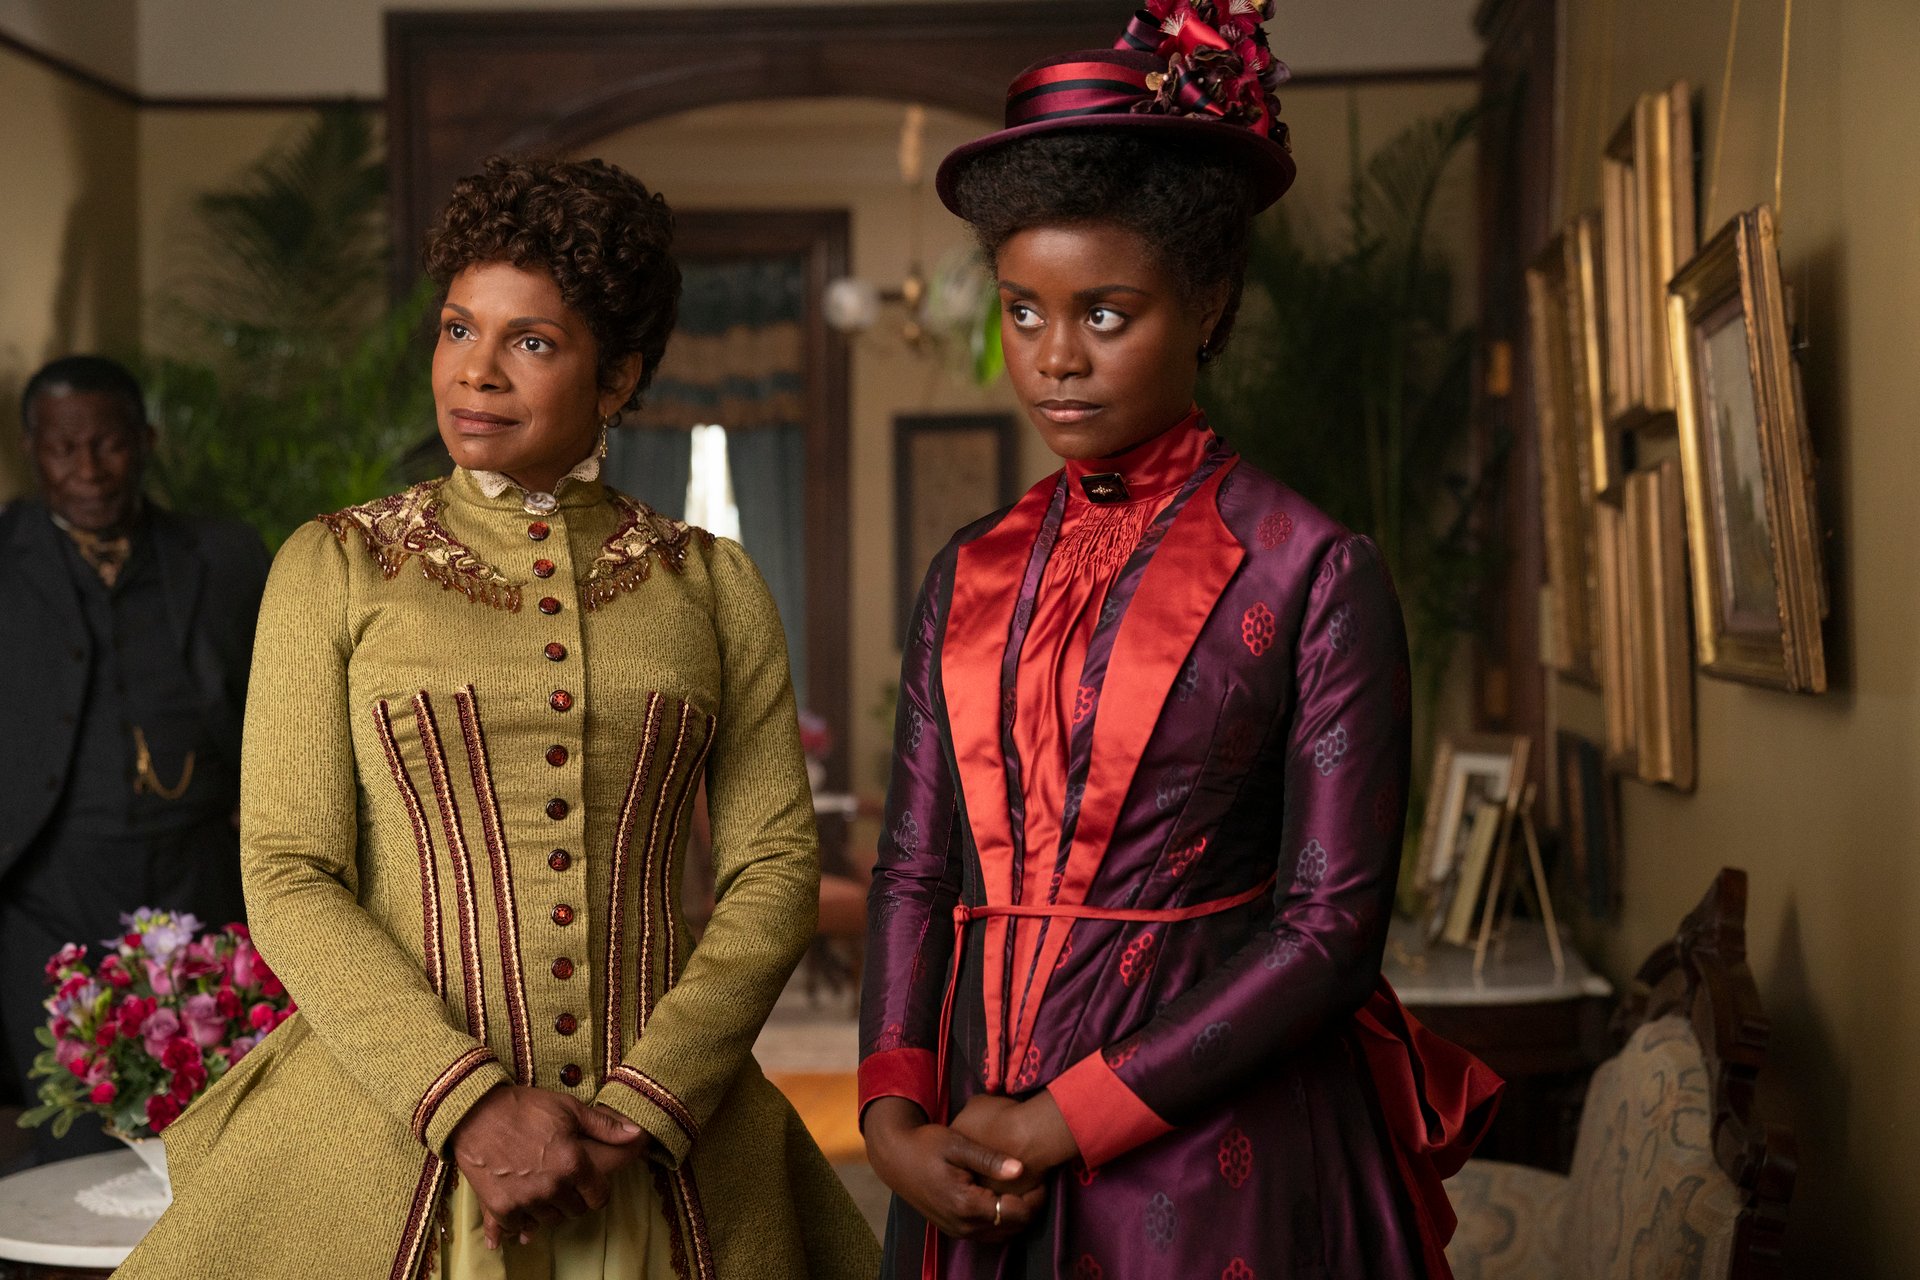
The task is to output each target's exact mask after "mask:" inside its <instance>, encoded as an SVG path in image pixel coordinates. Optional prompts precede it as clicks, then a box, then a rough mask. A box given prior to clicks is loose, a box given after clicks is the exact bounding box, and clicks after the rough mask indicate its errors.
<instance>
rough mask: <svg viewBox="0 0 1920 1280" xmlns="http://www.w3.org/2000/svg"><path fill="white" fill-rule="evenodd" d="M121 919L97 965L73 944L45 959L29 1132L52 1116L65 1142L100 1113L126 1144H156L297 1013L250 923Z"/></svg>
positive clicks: (26, 1121)
mask: <svg viewBox="0 0 1920 1280" xmlns="http://www.w3.org/2000/svg"><path fill="white" fill-rule="evenodd" d="M120 922H121V923H122V924H123V925H124V926H125V927H126V932H125V933H124V934H122V935H121V936H120V937H118V938H111V939H108V940H107V941H105V942H103V943H101V946H102V947H104V948H106V950H107V954H106V955H105V956H104V957H103V958H102V959H101V960H100V963H99V964H98V966H90V965H89V963H88V960H87V949H86V948H85V947H83V946H81V945H79V944H78V943H72V942H70V943H68V944H67V945H66V946H64V947H62V948H60V950H59V952H58V953H57V954H55V955H54V956H53V957H52V958H51V959H49V960H48V961H47V982H48V984H49V985H50V986H51V987H52V988H53V994H52V995H51V996H49V997H48V999H47V1002H46V1008H47V1013H48V1015H49V1017H48V1021H47V1025H46V1026H44V1027H40V1028H37V1029H36V1031H35V1034H36V1035H37V1036H38V1037H39V1040H40V1043H41V1044H42V1045H44V1046H45V1049H46V1051H45V1052H44V1053H42V1054H41V1055H40V1056H39V1057H38V1058H36V1059H35V1060H34V1064H33V1070H32V1072H31V1074H32V1075H33V1076H36V1077H43V1079H41V1083H40V1105H39V1106H37V1107H35V1108H33V1109H32V1110H30V1111H28V1112H27V1113H26V1114H25V1115H23V1116H21V1117H20V1123H21V1125H23V1126H29V1125H38V1124H45V1123H47V1122H48V1121H52V1123H53V1132H54V1134H55V1136H64V1135H65V1134H66V1132H67V1130H68V1129H69V1128H71V1127H72V1125H73V1122H74V1121H75V1120H76V1119H78V1118H79V1117H81V1116H84V1115H97V1116H100V1117H102V1118H103V1119H104V1120H105V1122H106V1127H107V1129H108V1130H109V1131H110V1132H112V1133H114V1134H115V1135H116V1136H118V1137H120V1138H123V1139H125V1140H127V1141H128V1142H138V1141H139V1140H141V1139H143V1138H151V1137H154V1136H156V1135H157V1134H159V1133H160V1132H161V1131H162V1130H163V1129H165V1128H166V1127H167V1126H168V1125H170V1124H172V1123H173V1122H174V1121H175V1120H177V1119H178V1118H179V1116H180V1113H181V1112H182V1111H184V1110H186V1107H187V1104H188V1103H190V1102H192V1101H193V1100H194V1099H195V1098H196V1097H198V1096H199V1095H200V1093H201V1091H202V1090H204V1089H205V1088H206V1087H207V1085H209V1084H210V1083H212V1082H213V1081H215V1080H218V1079H219V1078H220V1077H221V1076H222V1075H225V1074H226V1072H227V1070H228V1068H230V1067H232V1066H233V1064H234V1063H236V1062H238V1061H240V1059H241V1058H243V1057H245V1056H246V1053H247V1051H248V1050H249V1049H251V1048H253V1046H254V1045H255V1044H257V1043H258V1042H259V1040H260V1038H261V1037H262V1036H264V1035H266V1034H267V1032H269V1031H271V1030H273V1028H275V1027H277V1026H279V1025H280V1024H281V1023H282V1022H284V1021H286V1020H287V1018H288V1017H290V1016H291V1015H292V1014H293V1002H292V1000H290V999H289V998H288V996H287V991H286V988H285V987H284V986H282V985H281V983H280V980H279V979H278V978H276V977H274V976H273V970H271V969H270V968H268V967H267V962H266V961H265V960H263V959H262V958H261V956H260V953H259V952H258V951H256V950H255V949H254V946H253V939H252V938H251V937H250V936H249V935H248V933H247V928H246V926H245V925H239V924H230V925H228V926H227V927H226V928H224V929H221V930H218V931H209V932H207V933H206V934H204V935H202V934H201V933H200V928H201V926H200V922H199V921H198V920H197V919H195V918H194V917H193V916H192V915H190V914H187V913H185V912H171V911H155V910H153V909H152V908H150V907H142V908H141V909H140V910H138V911H136V912H134V913H133V914H132V915H123V916H121V917H120Z"/></svg>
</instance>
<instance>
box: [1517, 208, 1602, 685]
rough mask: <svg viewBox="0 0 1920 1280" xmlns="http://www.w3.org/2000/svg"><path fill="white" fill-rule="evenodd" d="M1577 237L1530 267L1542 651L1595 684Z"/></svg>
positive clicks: (1561, 238) (1565, 671) (1563, 239)
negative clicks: (1542, 550)
mask: <svg viewBox="0 0 1920 1280" xmlns="http://www.w3.org/2000/svg"><path fill="white" fill-rule="evenodd" d="M1572 235H1573V232H1572V230H1571V229H1569V230H1568V231H1567V232H1563V233H1562V234H1560V235H1558V236H1555V237H1554V238H1553V241H1552V242H1551V243H1550V244H1548V246H1547V248H1546V251H1545V252H1544V253H1542V254H1541V255H1540V257H1539V258H1538V259H1537V260H1535V262H1534V263H1533V265H1532V266H1530V267H1528V268H1527V273H1526V287H1527V318H1528V323H1529V331H1530V337H1531V342H1530V343H1529V350H1530V353H1531V357H1532V374H1533V377H1532V380H1531V381H1532V384H1533V408H1534V422H1535V426H1536V427H1537V429H1538V431H1539V435H1540V514H1541V527H1542V530H1543V532H1544V535H1545V542H1546V571H1547V585H1546V592H1545V603H1546V611H1545V612H1546V617H1545V619H1544V622H1545V626H1544V627H1543V629H1542V630H1543V636H1542V639H1543V648H1544V650H1545V654H1544V656H1545V659H1546V663H1547V666H1548V667H1550V668H1551V669H1553V670H1555V671H1558V672H1560V673H1561V674H1562V675H1564V676H1567V677H1568V678H1570V679H1573V680H1577V681H1579V682H1581V683H1583V684H1588V685H1597V684H1598V683H1599V680H1600V675H1599V670H1598V667H1597V649H1598V646H1597V643H1596V638H1595V634H1594V609H1593V480H1592V476H1591V474H1590V465H1591V460H1592V453H1591V441H1590V440H1589V439H1588V438H1587V436H1586V435H1585V434H1584V433H1583V431H1582V427H1583V425H1585V424H1583V422H1582V419H1581V414H1580V407H1579V402H1578V400H1579V395H1580V381H1581V375H1580V372H1579V370H1577V369H1576V367H1575V360H1576V355H1577V353H1578V344H1577V340H1576V338H1575V336H1574V328H1575V321H1574V318H1573V305H1574V304H1573V290H1572V281H1571V271H1572V270H1573V263H1572V260H1571V259H1572V254H1571V252H1570V241H1571V238H1572Z"/></svg>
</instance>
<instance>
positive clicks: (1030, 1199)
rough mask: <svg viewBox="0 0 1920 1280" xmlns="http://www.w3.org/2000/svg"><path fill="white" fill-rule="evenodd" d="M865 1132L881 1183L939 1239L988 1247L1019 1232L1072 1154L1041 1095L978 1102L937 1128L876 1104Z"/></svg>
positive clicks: (916, 1114) (984, 1097) (898, 1108)
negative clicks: (1048, 1177) (1052, 1174)
mask: <svg viewBox="0 0 1920 1280" xmlns="http://www.w3.org/2000/svg"><path fill="white" fill-rule="evenodd" d="M865 1130H866V1139H867V1159H868V1160H869V1161H870V1162H871V1163H872V1165H873V1171H874V1172H875V1173H876V1174H878V1175H879V1176H880V1180H881V1181H882V1182H884V1183H886V1184H887V1185H888V1186H889V1187H891V1188H893V1190H894V1191H895V1193H897V1194H898V1195H899V1196H900V1198H901V1199H903V1200H905V1201H906V1202H907V1203H908V1204H910V1205H912V1206H913V1207H914V1208H915V1209H917V1210H919V1211H920V1214H921V1216H923V1217H925V1218H926V1220H927V1221H929V1222H931V1223H932V1224H933V1225H934V1226H935V1227H938V1228H939V1229H940V1230H941V1231H942V1232H943V1233H944V1234H946V1235H949V1236H953V1237H956V1238H960V1239H971V1240H978V1241H981V1242H983V1243H987V1244H997V1243H1000V1242H1002V1241H1005V1240H1011V1239H1012V1238H1013V1237H1015V1236H1017V1235H1019V1234H1020V1233H1021V1232H1022V1231H1025V1230H1026V1228H1027V1226H1028V1224H1029V1223H1031V1222H1032V1221H1033V1218H1034V1215H1035V1214H1037V1213H1038V1212H1039V1211H1040V1209H1041V1207H1042V1206H1043V1205H1044V1204H1045V1203H1046V1200H1047V1190H1046V1187H1045V1185H1044V1179H1045V1177H1046V1175H1047V1173H1048V1172H1050V1171H1051V1170H1053V1169H1055V1168H1057V1167H1058V1166H1060V1165H1063V1164H1065V1163H1067V1162H1068V1161H1069V1160H1072V1159H1073V1158H1074V1157H1075V1156H1077V1155H1078V1154H1079V1148H1078V1147H1077V1146H1076V1145H1075V1144H1074V1141H1073V1133H1072V1131H1071V1130H1069V1129H1068V1128H1067V1123H1066V1121H1065V1120H1064V1119H1063V1118H1062V1117H1061V1115H1060V1108H1059V1107H1057V1106H1055V1105H1054V1102H1053V1097H1052V1095H1051V1094H1048V1093H1046V1092H1045V1091H1044V1090H1043V1091H1042V1092H1040V1093H1037V1094H1035V1095H1034V1096H1033V1097H1032V1098H1029V1099H1028V1100H1026V1101H1025V1102H1016V1101H1014V1100H1013V1099H1012V1098H1005V1097H999V1096H996V1095H991V1094H981V1095H979V1096H977V1097H974V1098H972V1099H970V1100H968V1102H967V1105H966V1106H964V1107H962V1108H961V1109H960V1114H959V1115H957V1116H955V1117H954V1118H953V1121H952V1123H951V1124H944V1125H942V1124H934V1123H932V1122H931V1121H930V1120H928V1118H927V1114H926V1112H924V1111H922V1110H921V1109H920V1107H919V1106H918V1105H917V1104H915V1103H912V1102H909V1101H908V1100H907V1099H905V1098H878V1099H875V1100H874V1102H873V1103H872V1104H871V1105H870V1106H869V1107H868V1108H867V1113H866V1118H865Z"/></svg>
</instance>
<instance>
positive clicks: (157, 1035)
mask: <svg viewBox="0 0 1920 1280" xmlns="http://www.w3.org/2000/svg"><path fill="white" fill-rule="evenodd" d="M179 1034H180V1017H179V1015H178V1014H176V1013H174V1011H173V1010H171V1009H155V1010H154V1011H153V1012H152V1013H150V1014H148V1015H147V1019H146V1021H144V1022H142V1023H141V1024H140V1038H141V1039H142V1040H143V1041H144V1042H145V1043H146V1049H147V1052H148V1053H149V1054H151V1055H152V1056H153V1057H154V1058H156V1059H158V1060H160V1061H165V1058H164V1056H163V1055H164V1054H165V1053H166V1051H167V1045H168V1044H169V1043H170V1042H171V1041H172V1040H173V1038H174V1037H175V1036H177V1035H179Z"/></svg>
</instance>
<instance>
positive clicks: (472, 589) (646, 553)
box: [320, 479, 713, 613]
mask: <svg viewBox="0 0 1920 1280" xmlns="http://www.w3.org/2000/svg"><path fill="white" fill-rule="evenodd" d="M445 484H446V481H445V480H444V479H440V480H425V481H422V482H421V483H419V484H416V485H414V486H413V487H412V488H410V489H406V490H403V491H402V492H400V493H396V494H392V495H390V496H388V497H385V498H378V499H375V500H374V501H372V502H367V503H362V504H361V505H360V506H357V507H347V508H346V509H345V510H342V511H335V512H333V513H332V514H330V515H323V516H321V517H320V523H322V524H323V525H325V526H326V527H327V528H328V529H330V530H331V531H332V532H333V535H334V536H335V537H336V538H338V539H340V541H341V542H345V541H346V540H347V536H348V535H349V534H350V533H353V532H356V531H357V532H358V533H359V534H360V537H361V540H362V541H363V542H364V543H365V544H366V548H367V552H368V554H370V555H371V556H372V557H373V559H374V563H376V564H378V565H379V566H380V576H381V577H383V578H386V579H388V580H392V579H393V578H395V577H398V576H399V573H400V571H401V570H402V569H403V568H405V567H406V564H407V562H408V561H409V560H418V561H419V563H420V572H421V573H422V574H423V575H424V576H425V577H426V578H428V579H429V580H430V581H433V582H437V583H439V584H440V585H441V587H442V588H444V589H446V590H449V591H458V592H459V593H460V594H461V595H463V596H465V597H466V598H467V600H468V601H469V602H471V603H474V604H484V605H486V606H488V607H489V608H493V609H499V610H501V611H503V612H506V613H518V612H519V611H520V597H521V592H522V590H523V589H524V588H525V586H526V584H525V583H524V582H515V581H514V580H513V579H511V578H509V577H507V575H506V574H504V573H502V572H500V570H498V569H496V568H494V567H493V566H492V565H490V564H488V563H487V562H486V561H485V560H482V559H481V558H480V557H479V556H478V555H476V554H474V552H473V550H472V549H471V548H469V547H468V546H467V545H466V544H465V543H463V542H461V541H460V540H459V539H458V538H456V537H454V536H453V534H452V533H451V532H450V531H448V529H447V527H446V526H445V525H444V524H442V523H441V521H440V513H441V512H442V511H444V510H445V509H446V505H447V504H446V500H445V499H444V498H442V497H441V496H440V490H441V487H442V486H443V485H445ZM607 498H608V500H609V501H610V502H612V503H613V505H614V507H615V509H616V510H618V511H619V512H620V515H621V521H620V526H619V528H617V529H615V530H614V532H613V534H612V536H611V537H609V538H608V539H607V540H606V541H605V542H604V543H602V544H601V547H600V554H599V555H597V556H595V557H594V559H593V563H592V564H591V565H590V566H589V567H588V570H587V576H586V577H585V578H584V579H582V580H581V582H580V588H581V595H582V596H583V597H584V602H585V605H586V607H587V609H588V610H594V609H598V608H600V607H601V606H602V605H604V604H606V603H608V602H609V601H611V600H613V599H614V598H615V597H616V596H618V595H619V594H620V593H621V592H623V591H632V590H633V589H634V588H636V587H638V586H639V585H640V584H641V583H642V582H645V581H646V580H647V576H648V575H649V574H650V573H651V572H652V568H653V562H654V561H655V560H656V559H657V560H659V561H660V563H662V564H664V565H665V566H666V567H667V568H668V569H669V570H671V571H672V572H674V573H680V572H683V571H684V570H685V569H686V564H687V548H688V546H689V545H690V544H691V542H692V540H693V538H694V536H695V535H698V536H699V537H700V539H701V540H702V542H703V544H704V545H707V546H711V545H712V544H713V535H712V534H709V533H708V532H707V531H706V530H704V529H696V528H694V527H693V526H692V525H689V524H686V523H685V522H683V521H680V520H670V519H668V518H667V517H666V516H663V515H661V514H660V513H659V512H657V511H655V510H653V508H651V507H648V506H646V505H645V504H643V503H639V502H635V501H634V500H633V499H632V498H629V497H627V496H626V495H625V494H622V493H616V492H614V491H612V490H608V491H607Z"/></svg>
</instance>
